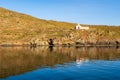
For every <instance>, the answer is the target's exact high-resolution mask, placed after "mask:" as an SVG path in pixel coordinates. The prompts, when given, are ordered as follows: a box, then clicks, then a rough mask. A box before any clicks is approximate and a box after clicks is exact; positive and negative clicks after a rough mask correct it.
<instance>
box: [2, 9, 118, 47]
mask: <svg viewBox="0 0 120 80" xmlns="http://www.w3.org/2000/svg"><path fill="white" fill-rule="evenodd" d="M76 25H77V24H76V23H68V22H58V21H53V20H43V19H38V18H34V17H32V16H29V15H26V14H21V13H17V12H14V11H10V10H7V9H4V8H0V34H1V35H0V44H1V45H35V46H37V45H49V43H48V42H49V40H50V39H52V40H53V44H54V45H62V46H71V45H77V46H81V45H82V46H85V45H120V26H106V25H85V24H81V25H82V26H89V28H90V29H89V30H75V29H74V27H75V26H76Z"/></svg>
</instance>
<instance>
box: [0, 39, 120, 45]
mask: <svg viewBox="0 0 120 80" xmlns="http://www.w3.org/2000/svg"><path fill="white" fill-rule="evenodd" d="M0 46H3V47H7V46H31V47H37V46H63V47H70V46H120V41H97V42H94V43H93V42H89V41H87V42H84V43H83V42H81V41H76V42H68V43H67V42H63V43H62V42H56V41H55V40H53V39H49V40H47V41H39V42H37V41H31V42H26V43H1V44H0Z"/></svg>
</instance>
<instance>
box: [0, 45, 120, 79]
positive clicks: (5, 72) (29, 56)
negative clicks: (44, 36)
mask: <svg viewBox="0 0 120 80" xmlns="http://www.w3.org/2000/svg"><path fill="white" fill-rule="evenodd" d="M51 53H52V54H51ZM119 59H120V48H118V47H117V48H116V47H79V48H78V47H77V48H75V47H69V48H68V47H45V46H42V47H36V48H29V47H1V48H0V78H5V77H8V76H11V75H17V74H22V73H24V72H28V71H32V70H35V69H38V68H43V67H52V68H54V67H55V65H57V64H61V65H64V63H70V62H76V65H77V66H81V65H82V63H83V62H87V61H90V60H119Z"/></svg>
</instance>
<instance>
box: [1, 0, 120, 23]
mask: <svg viewBox="0 0 120 80" xmlns="http://www.w3.org/2000/svg"><path fill="white" fill-rule="evenodd" d="M0 7H3V8H6V9H10V10H13V11H16V12H20V13H25V14H28V15H31V16H33V17H36V18H40V19H46V20H57V21H64V22H72V23H78V24H91V25H92V24H93V25H120V0H0Z"/></svg>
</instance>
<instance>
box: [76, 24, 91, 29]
mask: <svg viewBox="0 0 120 80" xmlns="http://www.w3.org/2000/svg"><path fill="white" fill-rule="evenodd" d="M75 29H76V30H89V27H82V26H81V25H80V24H78V25H77V26H76V27H75Z"/></svg>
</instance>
